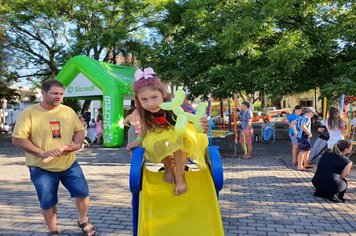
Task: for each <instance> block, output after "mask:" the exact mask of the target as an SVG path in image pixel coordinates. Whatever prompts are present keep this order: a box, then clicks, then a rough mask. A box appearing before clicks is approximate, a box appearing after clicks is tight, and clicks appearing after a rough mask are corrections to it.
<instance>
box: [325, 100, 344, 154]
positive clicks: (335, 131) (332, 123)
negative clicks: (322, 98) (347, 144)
mask: <svg viewBox="0 0 356 236" xmlns="http://www.w3.org/2000/svg"><path fill="white" fill-rule="evenodd" d="M328 115H329V117H328V119H327V120H326V127H327V128H328V131H329V135H330V138H329V140H328V148H329V149H332V148H333V146H334V144H335V143H336V142H337V141H339V140H343V139H344V135H345V134H346V132H347V125H346V122H345V121H344V119H343V117H342V114H341V112H340V109H339V107H336V106H330V108H329V114H328Z"/></svg>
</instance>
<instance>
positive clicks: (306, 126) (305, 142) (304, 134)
mask: <svg viewBox="0 0 356 236" xmlns="http://www.w3.org/2000/svg"><path fill="white" fill-rule="evenodd" d="M315 114H316V112H315V108H314V107H307V108H305V109H304V116H302V117H301V118H300V119H299V121H298V129H299V131H298V136H297V138H298V147H299V150H300V152H299V154H298V166H297V169H298V170H300V171H305V170H306V169H307V168H311V167H312V166H310V165H309V164H308V157H309V154H310V151H311V143H310V138H311V137H312V132H311V118H313V116H314V115H315Z"/></svg>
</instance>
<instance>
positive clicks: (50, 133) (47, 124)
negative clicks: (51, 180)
mask: <svg viewBox="0 0 356 236" xmlns="http://www.w3.org/2000/svg"><path fill="white" fill-rule="evenodd" d="M83 129H84V127H83V124H82V122H80V120H79V118H78V116H77V115H76V114H75V112H74V111H73V109H72V108H70V107H68V106H65V105H59V106H58V107H56V108H54V109H52V110H46V109H44V108H42V107H41V106H40V104H35V105H32V106H30V107H28V108H26V109H25V110H23V111H22V112H21V113H20V114H19V116H18V118H17V120H16V124H15V129H14V132H13V134H12V136H13V137H16V138H26V139H29V140H30V141H31V142H32V143H33V144H34V145H36V146H37V147H39V148H41V149H42V150H44V151H49V150H53V149H56V148H60V147H62V146H64V145H66V144H71V143H72V140H73V135H74V133H75V132H78V131H81V130H83ZM75 160H76V157H75V153H74V152H69V153H68V152H63V153H62V156H59V157H57V158H55V159H53V160H51V161H49V162H47V163H43V162H42V158H41V157H37V156H35V155H32V154H30V153H27V152H26V165H27V166H37V167H40V168H42V169H45V170H48V171H54V172H59V171H64V170H67V169H68V168H69V167H70V166H71V165H72V164H73V163H74V161H75Z"/></svg>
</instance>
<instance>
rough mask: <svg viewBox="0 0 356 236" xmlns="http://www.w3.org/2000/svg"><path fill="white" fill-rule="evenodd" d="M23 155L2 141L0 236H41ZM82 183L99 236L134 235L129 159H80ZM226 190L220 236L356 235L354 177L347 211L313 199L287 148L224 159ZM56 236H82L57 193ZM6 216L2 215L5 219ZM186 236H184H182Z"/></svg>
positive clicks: (92, 155)
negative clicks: (247, 157)
mask: <svg viewBox="0 0 356 236" xmlns="http://www.w3.org/2000/svg"><path fill="white" fill-rule="evenodd" d="M24 160H25V159H24V153H23V152H22V151H21V150H19V149H17V148H16V147H13V146H12V144H11V142H10V138H9V136H4V135H1V136H0V166H1V171H0V212H1V214H0V235H34V236H40V235H45V233H46V227H45V224H44V221H43V219H42V216H41V211H40V210H39V208H38V200H37V196H36V193H35V190H34V187H33V186H32V184H31V181H30V179H29V173H28V168H26V167H25V166H24ZM78 160H79V162H80V163H81V166H82V168H83V171H84V173H85V175H86V177H87V180H88V183H89V187H90V192H91V205H90V209H89V216H90V219H91V221H92V222H93V223H94V224H95V225H96V227H97V228H98V235H100V236H101V235H105V236H116V235H123V236H124V235H132V213H131V193H130V191H129V187H128V186H129V185H128V177H129V170H130V156H129V154H128V153H127V152H126V151H125V150H124V148H101V147H98V146H94V147H93V148H90V149H84V150H82V151H80V152H78ZM222 162H223V165H224V178H225V185H224V188H223V190H222V191H221V193H220V199H219V204H220V208H221V214H222V218H223V224H224V228H225V235H227V236H230V235H231V236H235V235H270V236H274V235H294V236H296V235H333V236H334V235H356V215H355V212H356V181H355V180H356V171H355V170H352V171H351V173H350V175H349V176H348V180H349V181H348V183H349V190H348V191H347V193H346V198H347V199H348V201H347V202H346V204H334V203H331V202H329V201H328V200H325V199H322V198H316V197H314V196H313V192H314V189H313V186H312V184H311V181H310V180H311V178H312V176H313V171H315V169H316V168H314V170H313V171H310V172H298V171H296V170H295V169H294V167H293V166H291V165H290V144H289V142H284V141H279V140H278V141H277V142H276V143H273V144H267V145H263V144H260V143H258V144H254V157H253V159H251V160H242V159H238V158H223V160H222ZM59 199H60V202H59V204H58V217H59V219H58V226H59V229H60V232H61V235H64V236H73V235H80V233H81V231H80V229H79V228H78V226H77V225H76V220H77V213H76V210H75V207H74V202H73V200H72V199H71V198H70V196H69V194H68V192H67V191H66V189H65V188H64V187H62V186H61V187H60V188H59ZM4 212H6V214H4ZM188 236H189V235H188Z"/></svg>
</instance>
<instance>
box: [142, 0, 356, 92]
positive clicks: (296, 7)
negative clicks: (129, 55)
mask: <svg viewBox="0 0 356 236" xmlns="http://www.w3.org/2000/svg"><path fill="white" fill-rule="evenodd" d="M354 15H355V14H354V4H352V3H351V2H350V1H338V2H337V3H335V2H330V1H321V0H312V1H296V0H284V1H252V0H251V1H212V0H210V1H209V0H208V1H202V0H189V1H180V2H177V3H171V4H170V5H168V7H167V15H166V17H165V20H164V21H163V23H162V24H161V25H159V26H158V27H159V29H160V32H161V34H162V36H163V40H162V42H159V43H156V44H154V45H153V47H152V51H150V52H149V53H148V54H147V55H149V57H148V60H146V61H145V63H146V64H152V65H155V66H156V67H157V68H158V71H159V72H160V74H161V75H162V77H163V78H165V79H167V80H169V81H171V82H172V83H174V84H177V85H183V86H186V87H188V88H189V90H190V91H191V92H192V94H193V95H195V96H197V95H201V94H205V95H206V94H207V93H212V94H213V95H215V96H217V97H227V96H231V95H232V94H236V93H244V94H248V95H250V98H251V99H256V98H254V97H253V95H254V94H255V92H260V94H265V93H266V94H269V95H271V96H274V97H277V96H282V95H287V94H290V93H295V92H302V91H307V90H310V89H313V88H316V87H321V88H322V89H323V88H324V87H325V88H326V87H327V84H328V82H330V81H333V82H337V81H344V76H346V74H345V71H349V69H350V66H351V65H354V64H352V63H354V62H353V61H352V58H355V57H354V54H353V53H351V52H350V51H351V49H354V45H355V42H354V39H355V37H354V36H355V35H354V29H355V27H353V26H354V24H355V22H354V21H352V16H354ZM342 26H343V27H342ZM346 36H347V40H344V39H343V38H346ZM341 39H342V40H343V41H347V42H348V43H347V45H350V47H346V45H344V46H342V44H343V43H340V40H341ZM352 45H353V47H352ZM346 68H348V69H346ZM340 69H341V71H340V72H339V73H338V72H337V71H338V70H340ZM345 69H346V70H345ZM340 73H342V74H343V76H341V77H342V78H341V77H340V75H339V74H340ZM347 77H348V78H349V80H350V81H352V80H353V79H354V78H355V76H352V74H349V75H347Z"/></svg>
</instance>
